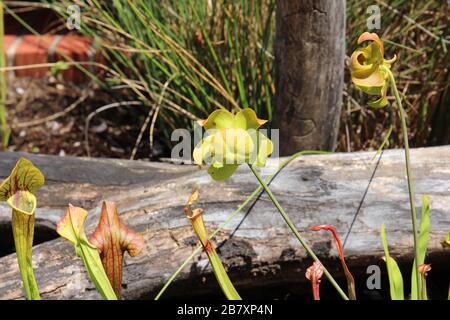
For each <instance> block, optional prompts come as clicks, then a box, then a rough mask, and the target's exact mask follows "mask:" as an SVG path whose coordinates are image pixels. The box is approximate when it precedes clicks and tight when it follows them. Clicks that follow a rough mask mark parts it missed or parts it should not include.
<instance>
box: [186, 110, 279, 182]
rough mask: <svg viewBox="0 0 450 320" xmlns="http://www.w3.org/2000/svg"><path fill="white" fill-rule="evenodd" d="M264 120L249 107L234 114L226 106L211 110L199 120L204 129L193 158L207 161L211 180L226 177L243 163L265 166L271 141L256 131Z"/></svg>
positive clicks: (199, 162) (197, 161)
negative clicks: (203, 135) (203, 134)
mask: <svg viewBox="0 0 450 320" xmlns="http://www.w3.org/2000/svg"><path fill="white" fill-rule="evenodd" d="M266 122H267V121H266V120H262V119H258V117H257V116H256V113H255V111H254V110H253V109H250V108H245V109H242V110H240V111H239V112H238V113H236V114H233V113H231V112H229V111H228V110H225V109H220V110H216V111H214V112H212V113H211V114H210V115H209V117H208V119H206V120H200V121H198V124H199V125H200V126H201V127H203V128H204V129H205V130H206V132H205V137H204V138H203V139H202V141H200V142H199V143H198V144H197V146H196V147H195V148H194V152H193V158H194V162H195V163H196V164H198V165H203V164H204V163H209V164H210V167H209V169H208V173H209V174H210V176H211V177H212V178H213V179H214V180H225V179H228V178H229V177H231V176H232V175H233V173H234V172H235V171H236V169H237V167H238V166H239V165H240V164H243V163H248V164H251V165H253V164H256V165H257V166H259V167H264V166H265V163H266V159H267V157H268V156H269V155H270V154H271V153H272V151H273V145H272V141H270V139H268V138H267V137H266V136H265V135H264V134H262V133H261V132H260V131H259V128H260V127H261V126H262V125H264V124H265V123H266Z"/></svg>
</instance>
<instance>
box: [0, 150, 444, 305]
mask: <svg viewBox="0 0 450 320" xmlns="http://www.w3.org/2000/svg"><path fill="white" fill-rule="evenodd" d="M373 155H374V152H362V153H348V154H344V153H343V154H330V155H310V156H302V157H299V158H297V159H296V160H294V161H292V162H291V163H290V164H289V166H287V167H286V168H285V169H284V170H283V171H282V172H281V173H280V174H279V175H278V176H277V177H276V178H275V179H274V180H273V182H272V183H271V188H272V190H273V192H274V194H275V195H276V196H277V197H278V199H279V201H280V203H281V204H282V205H283V206H284V208H285V209H286V211H287V212H288V214H289V215H290V216H291V218H292V220H293V221H294V222H295V224H296V225H297V227H298V229H299V230H300V232H301V233H303V235H304V236H305V238H306V239H307V241H308V242H309V243H310V244H311V245H312V247H313V248H314V249H315V250H316V251H317V252H318V254H319V256H320V257H321V258H323V259H324V263H326V264H327V267H329V269H330V271H331V272H332V273H333V274H340V273H341V271H340V265H339V262H338V261H337V260H336V250H335V248H334V245H333V244H332V242H331V241H330V237H329V235H328V234H326V233H321V232H312V231H309V230H308V228H309V227H310V226H312V225H317V224H330V225H334V226H335V227H336V229H337V231H338V233H339V234H340V235H341V236H342V237H344V236H345V235H346V234H347V232H348V230H349V227H350V225H351V223H352V221H353V219H354V216H355V213H356V212H357V211H358V208H359V213H358V216H357V218H356V220H355V223H354V226H353V229H352V231H351V234H350V236H349V238H348V242H347V244H346V247H345V254H346V257H347V258H348V261H349V266H350V269H354V270H356V272H357V273H360V274H362V275H363V274H364V273H365V268H366V267H367V266H369V265H371V264H380V265H381V266H382V265H383V263H382V262H380V257H381V256H382V255H383V252H382V246H381V240H380V227H381V224H382V223H384V224H385V225H386V229H387V233H388V241H389V245H390V250H391V254H392V256H394V257H395V258H396V259H398V260H399V262H400V265H401V266H403V264H404V265H406V266H407V268H409V270H410V265H411V261H412V236H411V222H410V211H409V201H408V192H407V185H406V180H405V169H404V159H403V151H402V150H388V151H385V152H384V153H383V156H382V159H381V161H380V162H379V165H378V166H377V161H376V160H374V161H371V158H372V157H373ZM19 156H22V154H17V153H0V177H2V178H3V177H5V176H7V175H8V174H9V172H10V170H11V168H12V167H13V166H14V164H15V161H16V160H17V159H18V157H19ZM25 156H26V157H27V158H29V159H30V160H31V161H33V162H34V164H35V165H36V166H38V167H39V168H40V169H41V170H42V171H43V173H44V174H45V176H46V178H47V182H46V185H45V187H43V188H42V189H41V190H40V191H39V192H38V195H37V196H38V210H37V211H36V225H37V228H38V229H37V232H39V230H40V229H39V227H45V228H49V229H54V228H55V224H56V222H57V221H58V220H59V218H60V217H61V216H62V214H63V212H64V209H65V207H66V206H67V204H68V203H69V202H70V203H72V204H74V205H77V206H82V207H84V208H85V209H87V210H89V212H90V215H89V217H88V221H87V229H88V232H90V231H92V230H93V228H94V226H95V225H96V223H97V220H98V215H99V212H100V204H101V201H102V200H105V199H108V200H113V201H116V202H117V204H118V206H119V210H120V212H121V215H122V218H123V220H124V221H125V222H126V224H128V225H129V226H130V227H132V228H134V229H135V230H137V231H139V232H142V233H143V235H144V238H145V248H144V250H143V252H142V254H141V255H140V256H138V257H136V258H129V257H126V258H125V267H124V279H123V280H124V285H123V286H124V288H123V298H124V299H142V298H147V299H151V298H153V297H154V296H155V294H156V293H157V292H158V290H159V289H160V288H161V287H162V286H163V285H164V283H165V282H166V280H167V279H168V277H169V276H170V275H171V274H172V273H173V272H174V271H175V270H176V269H177V268H178V267H179V266H180V264H181V263H182V262H183V261H184V259H186V258H187V257H188V256H189V255H190V254H191V253H192V251H193V250H194V249H195V246H196V244H197V241H196V238H195V237H194V233H193V231H192V229H191V227H190V225H189V222H188V221H187V219H186V217H185V216H184V213H183V207H184V204H185V202H186V200H187V198H188V196H189V195H190V193H191V191H192V189H193V188H195V187H197V188H199V190H200V202H199V206H201V207H202V208H204V209H205V221H206V224H207V227H208V228H209V229H210V230H213V229H215V228H216V227H217V226H218V225H219V224H221V223H222V222H224V221H225V220H226V219H227V217H228V216H229V215H230V214H231V213H232V212H233V210H235V209H236V208H237V206H238V205H239V204H240V203H242V202H243V201H244V200H245V199H246V198H247V196H249V195H250V194H251V193H252V192H253V191H254V190H255V189H256V188H257V187H258V184H257V181H256V179H255V178H254V177H253V176H252V175H251V172H250V171H249V169H248V168H247V167H246V166H241V167H240V168H239V170H238V171H237V173H236V174H235V175H234V176H233V177H232V178H231V179H229V180H228V181H226V182H213V181H212V180H211V178H210V177H209V176H208V175H207V173H206V172H205V170H199V169H198V168H197V167H195V166H190V165H174V164H168V163H150V162H138V161H124V160H105V159H77V158H69V157H67V158H61V157H55V156H37V155H29V154H26V155H25ZM278 164H279V163H278V161H276V160H271V161H269V163H268V165H267V167H266V168H264V169H263V170H262V174H263V175H265V176H266V175H268V174H270V173H271V172H273V171H274V170H275V169H276V168H277V166H278ZM412 165H413V173H414V174H413V177H414V181H415V191H416V199H417V205H418V206H420V205H421V194H422V193H426V194H428V195H429V197H430V201H431V233H430V241H429V250H428V256H427V261H428V262H430V261H432V263H433V267H436V268H437V269H438V268H439V266H441V268H443V270H447V271H448V265H449V263H450V255H449V249H443V248H442V246H441V244H440V242H441V241H442V240H443V239H444V237H445V235H446V233H447V232H448V231H449V229H450V214H449V212H450V147H447V146H446V147H434V148H424V149H414V150H412ZM376 167H377V168H376ZM375 168H376V172H375V174H374V176H373V179H372V180H371V177H372V174H373V171H374V169H375ZM369 184H370V186H369V187H368V185H369ZM366 191H367V194H366V196H365V198H364V201H362V199H363V196H364V194H365V193H366ZM419 212H420V211H419ZM10 215H11V214H10V209H9V208H8V207H6V206H4V205H0V224H3V225H7V224H9V223H10ZM215 243H216V245H217V246H218V247H219V253H220V255H221V257H222V258H223V261H224V263H225V264H226V266H227V268H228V270H229V274H230V278H231V279H232V281H233V282H234V283H235V285H236V287H237V289H238V291H241V292H243V296H244V297H254V295H253V294H255V292H258V294H259V296H263V297H267V296H270V293H269V292H268V290H267V289H268V288H271V287H276V286H280V285H284V286H287V287H291V288H292V290H295V288H294V287H296V286H303V287H305V288H306V289H308V288H309V287H308V286H307V285H306V284H305V283H304V282H305V278H304V272H305V269H306V268H307V267H308V266H309V265H310V264H311V260H310V259H309V258H308V257H306V255H305V252H304V250H303V248H301V247H300V245H299V244H298V242H297V240H296V239H295V238H294V237H293V236H292V234H291V233H290V231H289V229H288V228H287V227H286V226H285V224H284V222H283V220H282V219H281V217H280V215H279V214H278V212H277V211H276V209H275V208H274V206H273V205H272V203H271V202H270V200H269V199H268V197H267V196H266V195H264V194H262V195H261V196H260V197H258V199H257V201H252V202H251V203H250V204H249V205H248V206H247V207H246V208H245V209H244V210H243V211H242V212H240V213H239V214H238V215H237V216H236V217H235V218H234V219H233V220H232V222H231V223H230V224H228V225H227V226H226V227H225V228H224V230H223V231H222V232H220V233H219V235H218V237H217V239H216V241H215ZM0 246H1V243H0ZM33 262H34V267H35V273H36V279H37V282H38V285H39V288H40V291H41V294H42V298H43V299H98V298H100V296H99V294H98V293H97V292H96V290H95V288H94V286H93V285H92V284H91V282H90V281H89V280H88V278H87V275H86V273H85V271H84V268H83V266H82V264H81V262H80V260H79V259H78V258H77V257H76V256H75V253H74V250H73V247H72V246H71V245H69V243H68V242H66V241H64V240H62V239H54V240H51V241H47V242H44V243H42V244H39V245H37V246H35V247H34V251H33ZM364 282H365V281H364ZM363 285H365V283H363ZM265 292H266V293H267V295H265V294H264V293H265ZM207 294H208V295H211V294H213V295H214V294H215V295H217V296H219V297H220V296H221V295H220V289H218V286H217V284H216V282H215V280H214V277H213V276H212V273H211V269H210V268H209V266H208V263H207V259H206V256H205V255H204V254H201V255H199V256H198V257H196V258H195V259H194V260H193V261H191V262H190V263H189V265H188V266H187V267H186V268H185V269H184V270H183V271H182V272H181V273H180V275H179V277H178V278H177V279H176V281H175V282H174V283H173V285H172V287H171V288H170V289H169V290H168V292H167V296H168V297H183V296H187V297H195V296H202V295H207ZM23 297H24V293H23V290H22V285H21V281H20V277H19V271H18V267H17V263H16V256H15V254H10V255H8V256H5V257H3V258H0V299H23Z"/></svg>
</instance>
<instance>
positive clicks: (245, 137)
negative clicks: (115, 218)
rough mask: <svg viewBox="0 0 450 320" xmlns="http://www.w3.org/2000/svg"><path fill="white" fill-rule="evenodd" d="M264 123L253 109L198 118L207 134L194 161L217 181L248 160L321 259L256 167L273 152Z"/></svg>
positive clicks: (225, 111)
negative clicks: (206, 168) (263, 129)
mask: <svg viewBox="0 0 450 320" xmlns="http://www.w3.org/2000/svg"><path fill="white" fill-rule="evenodd" d="M265 123H266V120H262V119H258V117H257V116H256V113H255V111H253V110H252V109H250V108H244V109H241V110H240V111H239V112H238V113H237V114H232V113H231V112H229V111H227V110H222V109H220V110H216V111H214V112H213V113H211V114H210V115H209V117H208V119H206V120H200V121H199V124H200V125H201V126H202V127H204V128H205V130H206V135H205V138H204V139H203V140H202V141H201V142H200V143H199V144H198V145H197V146H196V147H195V149H194V152H193V158H194V161H195V163H197V164H198V165H200V166H201V165H203V164H204V163H209V164H210V167H209V169H208V173H209V174H210V175H211V177H212V178H213V179H214V180H225V179H228V178H230V177H231V176H232V175H233V173H234V172H235V171H236V169H237V168H238V166H239V165H240V164H244V163H246V164H247V165H248V166H249V168H250V170H251V172H252V173H253V174H254V175H255V177H256V179H257V180H258V182H259V183H260V185H261V186H262V187H263V189H264V191H265V192H266V193H267V194H268V196H269V198H270V200H271V201H272V202H273V204H274V205H275V207H276V208H277V210H278V212H279V213H280V214H281V216H282V218H283V219H284V221H285V222H286V224H287V225H288V226H289V228H290V229H291V231H292V232H293V233H294V235H295V237H296V238H297V239H298V241H299V242H300V244H301V245H302V246H303V247H304V248H305V250H306V252H307V253H308V254H309V256H310V257H311V258H312V259H313V260H314V261H318V262H320V261H319V258H318V257H317V256H316V255H315V253H314V252H313V251H312V249H311V248H310V247H309V245H308V244H307V243H306V241H305V240H304V239H303V238H302V236H301V235H300V233H299V232H298V230H297V228H296V226H295V225H294V223H293V222H292V220H291V219H290V218H289V216H288V214H287V213H286V212H285V211H284V209H283V207H282V206H281V205H280V203H279V202H278V200H277V199H276V197H275V195H274V194H273V193H272V191H271V190H270V188H269V187H268V186H267V184H266V182H265V181H264V179H263V178H262V177H261V175H260V174H259V172H258V170H257V167H264V166H265V164H266V159H267V158H268V157H269V155H270V154H272V151H273V144H272V141H270V139H268V138H267V137H266V136H265V135H264V134H262V133H261V132H260V131H259V129H260V127H261V126H262V125H263V124H265ZM208 132H209V134H208ZM211 132H212V133H211ZM324 273H325V275H326V277H327V278H328V280H329V281H330V282H331V284H332V285H333V286H334V287H335V289H336V290H337V291H338V293H339V294H340V295H341V296H342V298H343V299H345V300H348V297H347V295H346V294H345V293H344V291H343V290H342V289H341V288H340V287H339V285H338V284H337V282H336V281H335V280H334V278H333V277H332V276H331V274H330V273H329V272H328V271H327V269H326V268H325V267H324Z"/></svg>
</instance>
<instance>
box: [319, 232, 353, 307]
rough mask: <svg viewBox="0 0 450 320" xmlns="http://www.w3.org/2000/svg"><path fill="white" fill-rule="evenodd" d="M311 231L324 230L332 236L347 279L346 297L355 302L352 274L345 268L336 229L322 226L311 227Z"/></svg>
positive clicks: (345, 264) (342, 251)
mask: <svg viewBox="0 0 450 320" xmlns="http://www.w3.org/2000/svg"><path fill="white" fill-rule="evenodd" d="M311 230H312V231H320V230H326V231H330V232H331V234H332V235H333V238H334V243H335V245H336V249H337V251H338V254H339V259H340V260H341V264H342V268H343V269H344V274H345V278H346V279H347V287H348V295H349V297H350V299H351V300H356V289H355V280H354V278H353V276H352V273H351V272H350V270H349V269H348V267H347V263H345V257H344V250H343V248H342V244H341V239H340V238H339V235H338V234H337V232H336V229H335V228H334V227H333V226H329V225H326V224H323V225H318V226H314V227H311Z"/></svg>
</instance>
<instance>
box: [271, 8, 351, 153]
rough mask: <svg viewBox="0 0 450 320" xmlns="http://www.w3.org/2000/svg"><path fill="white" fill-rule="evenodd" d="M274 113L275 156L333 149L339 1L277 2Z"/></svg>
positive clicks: (339, 67) (339, 79) (341, 44)
mask: <svg viewBox="0 0 450 320" xmlns="http://www.w3.org/2000/svg"><path fill="white" fill-rule="evenodd" d="M275 59H276V62H275V65H276V84H277V86H276V87H277V92H276V109H275V110H276V112H274V114H273V127H274V128H279V129H280V141H283V143H282V144H281V145H280V154H281V155H290V154H292V153H294V152H296V150H334V149H335V148H336V139H337V133H338V129H339V117H340V114H341V112H340V111H341V104H342V92H343V91H342V90H343V85H344V59H345V1H344V0H334V1H329V0H281V1H277V10H276V36H275Z"/></svg>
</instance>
